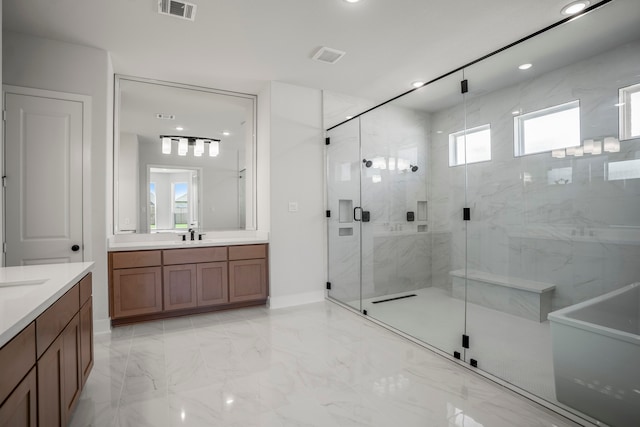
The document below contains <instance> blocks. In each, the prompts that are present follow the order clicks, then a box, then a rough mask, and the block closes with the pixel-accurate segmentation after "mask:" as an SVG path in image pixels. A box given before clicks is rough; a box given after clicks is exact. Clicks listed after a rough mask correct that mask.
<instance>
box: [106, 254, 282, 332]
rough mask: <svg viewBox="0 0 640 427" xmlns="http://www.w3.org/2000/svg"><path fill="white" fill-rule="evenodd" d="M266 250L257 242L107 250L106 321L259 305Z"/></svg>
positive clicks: (263, 293)
mask: <svg viewBox="0 0 640 427" xmlns="http://www.w3.org/2000/svg"><path fill="white" fill-rule="evenodd" d="M267 249H268V246H267V245H266V244H259V245H238V246H212V247H197V248H193V247H192V248H176V249H164V250H160V251H158V250H153V251H131V252H126V251H123V252H110V253H109V298H110V301H109V307H110V314H111V324H112V325H114V326H117V325H121V324H125V323H132V322H139V321H145V320H153V319H160V318H166V317H172V316H180V315H185V314H196V313H203V312H207V311H213V310H219V309H228V308H234V307H243V306H248V305H258V304H264V303H266V301H267V296H268V294H269V291H268V288H269V286H268V273H267V269H268V261H267V259H268V256H267V253H268V250H267ZM135 260H137V261H135ZM125 261H126V263H125ZM142 275H146V277H145V278H143V277H142ZM129 276H130V277H129ZM127 282H129V283H127ZM131 282H134V283H136V284H135V285H133V284H131ZM127 289H129V291H128V292H127ZM160 300H162V301H160Z"/></svg>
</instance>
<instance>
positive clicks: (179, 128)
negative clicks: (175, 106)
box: [176, 126, 184, 130]
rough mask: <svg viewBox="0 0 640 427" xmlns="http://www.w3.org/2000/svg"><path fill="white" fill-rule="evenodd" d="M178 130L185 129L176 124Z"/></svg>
mask: <svg viewBox="0 0 640 427" xmlns="http://www.w3.org/2000/svg"><path fill="white" fill-rule="evenodd" d="M176 130H184V128H183V127H182V126H176Z"/></svg>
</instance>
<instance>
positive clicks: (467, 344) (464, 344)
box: [462, 334, 469, 348]
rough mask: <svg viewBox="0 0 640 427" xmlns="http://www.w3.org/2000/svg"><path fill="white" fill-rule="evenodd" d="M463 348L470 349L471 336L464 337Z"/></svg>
mask: <svg viewBox="0 0 640 427" xmlns="http://www.w3.org/2000/svg"><path fill="white" fill-rule="evenodd" d="M462 348H469V335H465V334H463V335H462Z"/></svg>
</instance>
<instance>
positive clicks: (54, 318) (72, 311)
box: [36, 284, 80, 357]
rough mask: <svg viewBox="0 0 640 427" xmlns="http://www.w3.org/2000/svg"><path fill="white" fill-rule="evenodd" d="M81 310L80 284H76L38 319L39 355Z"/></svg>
mask: <svg viewBox="0 0 640 427" xmlns="http://www.w3.org/2000/svg"><path fill="white" fill-rule="evenodd" d="M79 310H80V286H79V285H78V284H76V285H75V286H74V287H73V288H71V289H70V290H69V291H68V292H67V293H66V294H64V295H63V296H62V297H60V299H59V300H58V301H56V302H55V303H53V305H52V306H51V307H49V308H48V309H47V310H46V311H45V312H44V313H42V314H41V315H40V316H38V318H37V319H36V349H37V355H38V357H40V356H42V353H44V351H45V350H46V349H47V347H49V346H50V345H51V343H52V342H53V341H54V340H55V339H56V337H57V336H58V335H60V332H62V330H63V329H64V328H65V326H67V323H69V321H70V320H71V319H73V316H75V315H76V313H77V312H78V311H79Z"/></svg>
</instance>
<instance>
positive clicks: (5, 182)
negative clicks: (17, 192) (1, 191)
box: [2, 175, 7, 188]
mask: <svg viewBox="0 0 640 427" xmlns="http://www.w3.org/2000/svg"><path fill="white" fill-rule="evenodd" d="M2 186H3V187H4V188H7V176H6V175H5V176H3V177H2Z"/></svg>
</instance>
